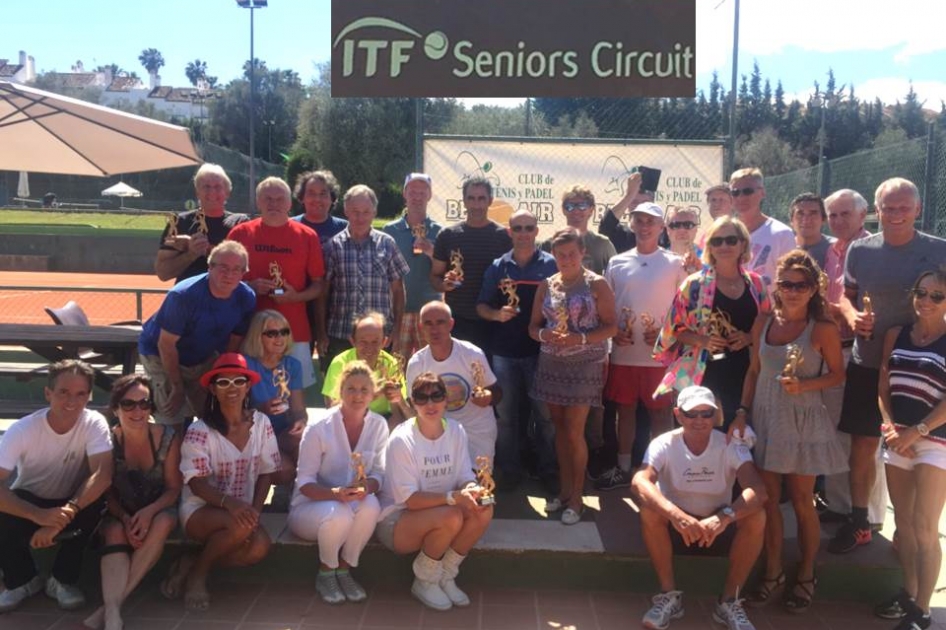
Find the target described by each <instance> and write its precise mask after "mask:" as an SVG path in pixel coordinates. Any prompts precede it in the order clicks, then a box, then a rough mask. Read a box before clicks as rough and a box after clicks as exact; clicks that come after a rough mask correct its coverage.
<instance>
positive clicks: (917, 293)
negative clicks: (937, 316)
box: [910, 289, 946, 304]
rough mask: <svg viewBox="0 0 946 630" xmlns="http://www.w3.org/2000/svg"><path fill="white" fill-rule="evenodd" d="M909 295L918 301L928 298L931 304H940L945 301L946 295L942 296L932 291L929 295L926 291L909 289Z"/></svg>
mask: <svg viewBox="0 0 946 630" xmlns="http://www.w3.org/2000/svg"><path fill="white" fill-rule="evenodd" d="M910 293H912V294H913V297H915V298H916V299H918V300H922V299H923V298H925V297H928V298H930V301H932V302H933V304H942V303H943V300H946V295H943V294H942V293H940V292H939V291H934V292H932V293H930V292H929V291H927V290H926V289H910Z"/></svg>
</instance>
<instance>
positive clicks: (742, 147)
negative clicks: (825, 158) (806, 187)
mask: <svg viewBox="0 0 946 630" xmlns="http://www.w3.org/2000/svg"><path fill="white" fill-rule="evenodd" d="M736 164H737V167H746V166H757V167H759V168H761V169H762V172H763V173H765V174H766V175H779V174H781V173H787V172H789V171H794V170H797V169H800V168H805V167H806V166H808V163H807V162H806V160H805V159H804V158H802V157H801V156H800V155H798V154H797V152H795V151H794V150H793V149H792V147H791V145H790V144H789V143H787V142H785V141H784V140H782V139H781V138H779V136H778V133H777V132H776V131H775V129H773V128H771V127H766V128H764V129H760V130H759V131H756V133H754V134H752V138H750V139H749V140H747V141H745V142H742V143H740V144H738V145H737V146H736Z"/></svg>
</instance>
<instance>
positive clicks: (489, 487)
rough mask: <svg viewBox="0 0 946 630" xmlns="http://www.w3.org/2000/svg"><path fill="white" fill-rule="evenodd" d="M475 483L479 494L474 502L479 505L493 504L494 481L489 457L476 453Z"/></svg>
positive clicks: (494, 501) (494, 496)
mask: <svg viewBox="0 0 946 630" xmlns="http://www.w3.org/2000/svg"><path fill="white" fill-rule="evenodd" d="M476 484H477V485H478V486H479V487H480V496H479V497H478V498H477V499H476V502H477V503H478V504H480V505H494V504H495V503H496V495H494V494H493V491H494V490H496V482H495V481H493V472H492V470H491V469H490V465H489V457H487V456H486V455H478V456H477V457H476Z"/></svg>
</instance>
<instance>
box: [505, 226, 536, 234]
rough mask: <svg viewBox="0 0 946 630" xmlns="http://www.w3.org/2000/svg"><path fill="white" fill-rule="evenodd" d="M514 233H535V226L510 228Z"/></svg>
mask: <svg viewBox="0 0 946 630" xmlns="http://www.w3.org/2000/svg"><path fill="white" fill-rule="evenodd" d="M510 229H511V230H512V231H513V232H535V226H534V225H531V224H530V225H514V226H512V227H511V228H510Z"/></svg>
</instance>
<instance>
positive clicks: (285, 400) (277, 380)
mask: <svg viewBox="0 0 946 630" xmlns="http://www.w3.org/2000/svg"><path fill="white" fill-rule="evenodd" d="M273 386H275V387H276V397H277V398H278V399H279V402H278V403H277V404H276V406H275V407H273V413H275V414H281V413H286V412H287V411H289V395H290V394H289V374H288V372H286V370H284V369H283V368H282V366H280V367H277V368H276V369H274V370H273Z"/></svg>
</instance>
